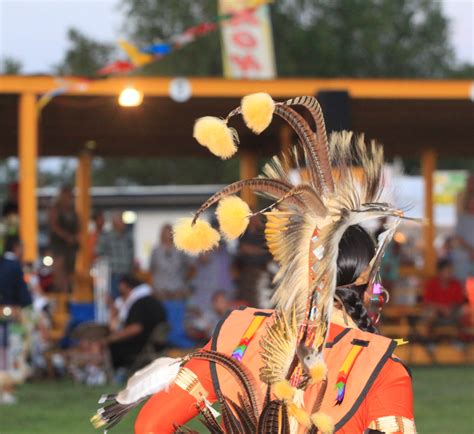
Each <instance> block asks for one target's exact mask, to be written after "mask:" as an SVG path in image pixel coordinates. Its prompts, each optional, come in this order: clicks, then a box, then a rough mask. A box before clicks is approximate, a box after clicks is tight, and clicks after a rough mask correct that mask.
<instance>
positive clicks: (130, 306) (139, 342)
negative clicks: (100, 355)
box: [105, 275, 166, 368]
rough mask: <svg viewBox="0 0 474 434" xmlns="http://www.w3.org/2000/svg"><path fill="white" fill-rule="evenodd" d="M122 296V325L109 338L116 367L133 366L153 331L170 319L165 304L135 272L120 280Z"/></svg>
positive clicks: (119, 315) (118, 306)
mask: <svg viewBox="0 0 474 434" xmlns="http://www.w3.org/2000/svg"><path fill="white" fill-rule="evenodd" d="M119 291H120V298H118V299H117V300H116V303H115V307H116V315H117V319H118V328H117V330H115V331H113V332H112V333H111V334H110V335H109V336H108V337H107V338H106V340H105V342H106V344H107V345H108V347H109V349H110V352H111V355H112V363H113V366H114V368H129V367H131V366H132V364H133V362H134V360H135V359H136V357H137V356H138V354H139V353H140V351H141V350H142V348H143V347H144V346H145V344H146V342H147V340H148V339H149V337H150V335H151V334H152V332H153V330H154V329H155V327H156V326H158V325H159V324H162V323H165V322H166V313H165V310H164V308H163V306H162V305H161V303H160V302H159V301H158V300H157V299H156V298H155V297H154V296H153V295H152V290H151V287H150V286H149V285H147V284H143V283H141V282H140V281H138V280H136V279H135V278H134V277H133V276H131V275H124V276H122V277H121V278H120V279H119Z"/></svg>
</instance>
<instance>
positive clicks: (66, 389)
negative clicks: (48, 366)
mask: <svg viewBox="0 0 474 434" xmlns="http://www.w3.org/2000/svg"><path fill="white" fill-rule="evenodd" d="M413 379H414V382H413V384H414V389H415V413H416V424H417V428H418V432H419V433H420V434H473V433H474V367H436V368H417V369H414V370H413ZM110 391H111V389H110V387H106V388H104V387H101V388H91V387H85V386H78V385H74V384H72V383H69V382H43V383H32V384H25V385H24V386H22V387H21V388H20V389H19V390H18V397H19V403H18V404H17V405H15V406H0V434H89V433H90V434H92V433H94V432H97V431H95V430H94V429H93V428H92V427H91V425H90V423H89V418H90V416H91V415H92V413H93V412H94V411H95V409H96V408H97V404H96V402H97V398H98V397H99V396H100V395H101V394H102V393H104V392H110ZM135 415H136V411H135V412H133V413H132V414H130V415H129V416H128V417H127V418H126V419H125V420H124V421H122V422H121V423H120V424H119V425H118V426H116V427H115V428H113V429H112V430H111V431H110V434H131V433H133V420H134V418H135ZM99 432H100V431H99ZM354 434H359V433H354Z"/></svg>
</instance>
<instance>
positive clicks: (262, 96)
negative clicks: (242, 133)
mask: <svg viewBox="0 0 474 434" xmlns="http://www.w3.org/2000/svg"><path fill="white" fill-rule="evenodd" d="M240 107H241V109H242V116H243V118H244V121H245V124H246V125H247V127H249V128H250V129H251V130H252V131H253V132H254V133H256V134H260V133H261V132H262V131H264V130H265V129H266V128H267V127H268V125H270V123H271V121H272V117H273V112H274V110H275V102H274V101H273V99H272V97H271V96H270V95H268V93H264V92H259V93H252V94H251V95H247V96H244V97H243V98H242V102H241V105H240Z"/></svg>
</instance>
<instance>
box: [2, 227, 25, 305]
mask: <svg viewBox="0 0 474 434" xmlns="http://www.w3.org/2000/svg"><path fill="white" fill-rule="evenodd" d="M21 255H22V245H21V242H20V240H19V238H18V237H16V236H12V237H8V238H7V240H6V242H5V252H4V254H3V256H2V257H1V258H0V305H9V306H18V307H25V306H28V305H30V304H31V301H32V300H31V294H30V292H29V291H28V287H27V285H26V282H25V277H24V275H23V269H22V264H21Z"/></svg>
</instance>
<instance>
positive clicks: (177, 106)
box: [0, 76, 474, 275]
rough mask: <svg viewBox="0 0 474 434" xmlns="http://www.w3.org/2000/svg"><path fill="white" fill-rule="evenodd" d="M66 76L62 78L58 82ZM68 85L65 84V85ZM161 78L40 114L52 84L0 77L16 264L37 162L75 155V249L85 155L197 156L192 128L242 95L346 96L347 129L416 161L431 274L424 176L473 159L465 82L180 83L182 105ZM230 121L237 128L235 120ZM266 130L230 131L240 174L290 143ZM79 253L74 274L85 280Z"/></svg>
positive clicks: (73, 95) (58, 101)
mask: <svg viewBox="0 0 474 434" xmlns="http://www.w3.org/2000/svg"><path fill="white" fill-rule="evenodd" d="M67 80H68V78H65V81H66V82H67ZM70 80H73V78H71V79H70ZM171 80H172V79H171V78H165V77H147V78H145V77H120V78H109V79H103V80H95V81H90V82H88V83H87V85H86V86H85V87H84V88H83V89H78V88H77V87H73V88H71V90H70V91H68V92H66V93H64V94H62V95H60V96H58V97H56V98H54V99H53V100H52V101H51V102H50V103H49V104H48V105H47V106H46V107H45V108H44V109H43V110H42V112H41V115H40V113H39V111H38V109H37V100H38V97H39V96H40V95H42V94H45V93H46V92H49V91H51V90H53V89H55V88H57V87H59V86H60V85H58V82H57V80H55V79H54V78H53V77H45V76H38V77H23V76H0V130H1V134H0V157H6V156H11V155H18V158H19V162H20V177H19V180H20V214H21V219H20V225H21V227H20V234H21V238H22V240H23V242H24V246H25V259H26V260H27V261H33V260H35V259H36V256H37V237H38V235H37V198H36V187H37V159H38V156H77V157H78V158H79V165H78V170H77V176H76V180H77V192H78V195H77V205H78V211H79V213H80V218H81V221H82V228H84V230H83V233H82V244H83V245H86V244H87V242H86V240H87V232H86V228H87V222H88V220H89V213H90V203H91V202H90V197H89V194H88V192H89V188H90V170H91V153H90V152H89V151H90V150H91V149H93V150H94V154H96V155H100V156H120V157H127V156H134V157H137V156H141V157H147V156H149V157H179V156H183V155H186V156H197V157H198V156H205V155H208V154H207V150H206V149H204V148H203V147H201V146H198V145H197V143H196V142H195V141H194V139H193V138H192V127H193V123H194V120H195V119H196V118H197V117H200V116H203V115H208V114H212V115H218V116H219V115H220V116H225V115H226V114H227V112H229V111H230V110H231V109H232V108H234V107H235V106H237V105H238V103H239V100H240V98H241V97H242V96H243V95H246V94H248V93H252V92H260V91H264V92H268V93H270V94H271V95H272V96H273V97H274V98H275V99H277V100H278V99H284V98H289V97H293V96H297V95H315V94H317V93H318V92H320V91H347V92H348V93H349V95H350V97H351V99H350V111H351V119H352V122H351V123H352V129H353V130H354V131H356V132H365V133H366V136H367V137H368V138H376V139H377V140H378V141H380V142H381V143H383V144H384V145H385V153H386V154H387V155H388V156H398V155H399V156H402V157H417V158H420V159H421V167H422V172H423V176H424V178H425V186H426V187H425V190H426V191H425V210H426V213H425V215H426V217H427V219H428V223H427V224H426V225H425V226H424V228H423V231H424V238H425V241H426V244H425V245H426V249H425V270H424V272H425V273H426V274H431V273H432V272H433V271H434V267H435V261H436V257H435V251H434V247H433V240H434V226H433V219H432V218H433V172H434V170H435V168H436V162H437V158H443V157H444V156H459V157H466V156H470V157H471V158H472V157H474V140H473V138H474V134H473V133H474V104H473V101H472V99H473V83H472V82H471V81H469V80H455V81H453V80H383V79H374V80H372V79H299V78H295V79H277V80H270V81H243V80H225V79H220V78H190V79H189V83H190V85H191V89H192V97H191V99H190V100H189V101H187V102H185V103H178V102H174V101H173V100H172V99H171V98H170V96H169V93H170V91H169V88H170V83H171ZM127 86H133V87H134V88H135V89H137V90H139V91H141V92H143V95H144V100H143V103H142V104H141V105H140V106H139V107H134V108H125V107H121V106H119V104H118V103H117V97H118V95H119V94H120V92H121V91H122V90H123V89H124V88H125V87H127ZM237 122H240V121H237ZM282 125H283V124H281V123H278V122H275V123H273V124H272V126H271V127H270V128H269V129H268V131H266V132H264V133H263V134H262V135H261V136H260V137H256V136H254V135H252V134H251V133H250V132H247V130H246V129H245V128H239V135H240V137H241V142H242V147H241V151H240V154H239V155H240V161H241V176H242V177H251V176H254V175H255V174H256V171H257V157H258V156H265V155H268V156H270V155H272V154H274V153H276V152H278V149H279V147H280V146H284V145H287V144H288V142H290V141H291V136H290V135H289V134H288V131H287V130H285V129H284V128H282ZM89 265H90V258H87V257H86V253H85V252H83V253H82V255H81V256H80V260H79V262H78V273H79V275H81V274H82V275H87V274H88V272H89Z"/></svg>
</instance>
